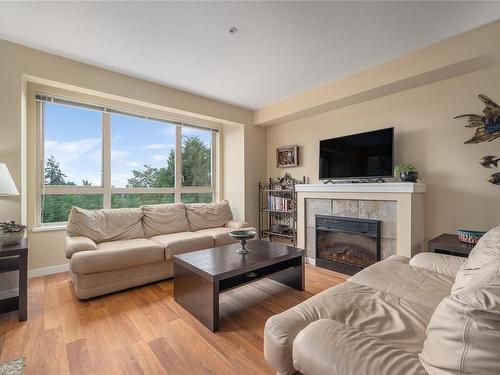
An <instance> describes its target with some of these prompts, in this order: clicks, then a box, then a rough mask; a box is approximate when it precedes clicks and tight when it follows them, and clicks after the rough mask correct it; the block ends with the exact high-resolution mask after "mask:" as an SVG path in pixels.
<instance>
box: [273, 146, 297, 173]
mask: <svg viewBox="0 0 500 375" xmlns="http://www.w3.org/2000/svg"><path fill="white" fill-rule="evenodd" d="M298 151H299V146H297V145H293V146H283V147H278V148H277V149H276V166H277V167H279V168H289V167H296V166H298V165H299V152H298Z"/></svg>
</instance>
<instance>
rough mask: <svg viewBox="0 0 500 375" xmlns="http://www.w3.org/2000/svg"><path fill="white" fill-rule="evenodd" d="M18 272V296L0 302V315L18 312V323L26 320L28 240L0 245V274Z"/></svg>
mask: <svg viewBox="0 0 500 375" xmlns="http://www.w3.org/2000/svg"><path fill="white" fill-rule="evenodd" d="M11 271H19V296H18V297H11V298H6V299H4V300H1V301H0V313H4V312H8V311H13V310H19V321H20V322H22V321H25V320H27V319H28V239H27V238H23V239H22V240H21V243H20V244H18V245H12V246H1V245H0V273H4V272H11Z"/></svg>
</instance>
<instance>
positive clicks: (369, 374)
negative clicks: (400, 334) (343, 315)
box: [293, 319, 428, 375]
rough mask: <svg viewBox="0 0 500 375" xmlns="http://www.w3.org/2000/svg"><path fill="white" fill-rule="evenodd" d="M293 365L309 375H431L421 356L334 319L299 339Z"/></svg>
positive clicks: (310, 328) (304, 332) (315, 324)
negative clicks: (421, 360) (421, 361)
mask: <svg viewBox="0 0 500 375" xmlns="http://www.w3.org/2000/svg"><path fill="white" fill-rule="evenodd" d="M293 365H294V367H295V369H296V370H298V371H299V372H300V373H303V374H307V375H326V374H331V375H351V374H352V375H374V374H377V375H395V374H404V375H428V374H427V371H425V369H424V367H423V366H422V364H421V363H420V360H419V359H418V356H417V354H415V353H410V352H406V351H404V350H401V349H399V348H397V347H395V346H392V345H389V344H387V343H385V342H383V341H382V340H380V339H378V338H376V337H373V336H371V335H368V334H367V333H366V332H363V331H359V330H357V329H354V328H351V327H348V326H346V325H344V324H342V323H339V322H337V321H335V320H331V319H320V320H317V321H315V322H313V323H311V324H309V325H308V326H307V327H306V328H305V329H303V330H302V331H301V332H300V333H299V334H298V335H297V338H296V339H295V341H294V342H293Z"/></svg>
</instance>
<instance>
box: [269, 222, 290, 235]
mask: <svg viewBox="0 0 500 375" xmlns="http://www.w3.org/2000/svg"><path fill="white" fill-rule="evenodd" d="M271 230H272V231H273V232H276V233H288V232H289V231H290V227H289V226H288V225H286V224H272V225H271Z"/></svg>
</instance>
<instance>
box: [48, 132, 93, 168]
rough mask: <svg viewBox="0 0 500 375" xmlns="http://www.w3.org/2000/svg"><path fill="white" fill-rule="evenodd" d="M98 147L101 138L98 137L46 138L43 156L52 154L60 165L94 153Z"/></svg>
mask: <svg viewBox="0 0 500 375" xmlns="http://www.w3.org/2000/svg"><path fill="white" fill-rule="evenodd" d="M100 148H101V140H100V139H99V138H83V139H80V140H78V141H68V142H59V141H52V140H47V141H45V157H46V158H49V157H50V156H51V155H53V156H54V157H55V158H56V160H57V161H58V162H59V163H61V165H65V164H67V163H69V162H71V161H73V160H77V159H79V158H81V157H82V156H84V155H88V154H89V153H95V151H96V150H100Z"/></svg>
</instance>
